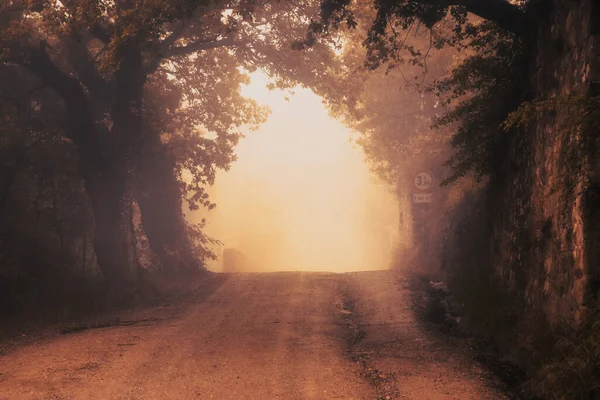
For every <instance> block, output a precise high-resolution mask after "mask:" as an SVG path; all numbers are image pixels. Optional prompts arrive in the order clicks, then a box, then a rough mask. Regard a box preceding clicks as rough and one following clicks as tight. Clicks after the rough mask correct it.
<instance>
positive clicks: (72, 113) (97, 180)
mask: <svg viewBox="0 0 600 400" xmlns="http://www.w3.org/2000/svg"><path fill="white" fill-rule="evenodd" d="M137 54H138V56H139V53H137ZM21 64H22V65H23V66H25V67H26V68H28V69H29V70H31V71H32V72H34V73H35V74H36V75H37V76H38V77H39V78H40V79H42V80H43V81H44V82H45V83H46V84H47V85H48V86H50V87H52V88H53V89H54V90H55V91H56V92H57V93H58V94H59V95H60V96H61V97H62V98H63V99H64V101H65V104H66V106H67V110H68V113H69V121H68V129H67V134H68V136H69V138H70V139H71V140H72V141H73V143H74V144H75V145H76V147H77V149H78V151H79V157H80V170H81V175H82V177H83V179H84V181H85V188H86V191H87V193H88V195H89V196H90V200H91V204H92V208H93V212H94V220H95V227H94V249H95V252H96V257H97V259H98V266H99V267H100V269H101V271H102V273H103V275H104V279H105V281H106V283H107V284H108V286H109V288H110V289H111V290H112V291H113V294H115V295H118V297H121V298H122V297H124V296H127V295H128V294H130V292H131V290H132V289H133V288H134V285H135V284H136V282H137V280H138V278H139V271H140V269H139V262H138V259H137V256H136V252H135V240H134V239H135V236H134V234H133V221H132V199H133V187H132V175H133V170H134V168H133V165H134V159H133V157H134V153H133V144H134V142H135V137H134V135H133V134H132V133H133V132H140V129H141V115H140V110H141V92H142V88H141V87H140V85H141V86H142V87H143V80H144V79H143V75H142V78H141V83H140V79H139V77H138V79H137V80H136V79H132V75H133V71H135V70H137V69H139V70H140V71H141V57H137V59H136V55H135V53H134V54H133V56H130V55H129V56H127V57H125V59H124V60H123V62H122V65H121V68H120V69H119V71H118V72H117V84H118V85H119V86H118V93H117V96H116V100H115V105H114V108H113V110H112V117H113V129H112V132H111V135H108V136H110V138H109V140H110V142H108V143H107V140H106V138H101V136H106V135H100V134H99V128H98V127H97V126H96V124H95V123H94V118H93V113H92V112H91V107H90V105H89V101H88V98H87V95H86V94H85V92H84V90H83V87H82V86H81V85H80V83H79V82H78V81H77V80H76V79H74V78H72V77H70V76H69V75H67V74H65V73H64V72H63V71H62V70H61V69H60V68H58V67H57V66H56V65H55V64H54V63H53V62H52V61H51V60H50V59H49V58H48V56H47V55H46V54H45V52H44V51H43V50H41V51H33V52H31V53H30V54H29V55H28V57H25V59H24V60H22V61H21ZM101 139H102V140H101Z"/></svg>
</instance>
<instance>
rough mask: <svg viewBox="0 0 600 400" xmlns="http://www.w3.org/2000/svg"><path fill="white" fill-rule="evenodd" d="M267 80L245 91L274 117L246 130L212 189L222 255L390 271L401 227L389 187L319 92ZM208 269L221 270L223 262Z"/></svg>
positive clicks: (266, 264)
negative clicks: (277, 86)
mask: <svg viewBox="0 0 600 400" xmlns="http://www.w3.org/2000/svg"><path fill="white" fill-rule="evenodd" d="M267 81H268V79H267V77H266V76H265V75H263V74H260V73H257V74H253V75H252V83H251V84H250V85H249V86H246V87H244V90H243V92H244V95H246V96H248V97H252V98H254V99H255V100H256V101H258V102H259V103H261V104H265V105H268V106H269V107H270V108H271V110H272V114H271V115H270V117H269V119H268V121H267V122H266V123H265V124H264V125H262V126H261V127H260V129H259V130H258V131H255V132H247V133H246V137H245V138H244V139H242V140H241V141H240V143H239V145H238V147H237V149H236V154H237V155H238V160H237V162H236V163H235V164H234V165H233V167H232V168H231V170H230V171H228V172H224V171H222V172H220V173H219V174H218V176H217V179H216V184H215V186H214V187H213V188H211V190H210V193H211V196H212V199H213V201H215V202H216V203H217V207H216V209H214V210H213V211H211V212H210V213H208V217H207V220H208V226H207V233H208V234H209V235H211V236H213V237H215V238H216V239H218V240H220V241H221V242H223V246H220V247H218V248H217V249H216V253H217V254H218V255H219V258H222V252H223V249H224V248H235V249H237V250H239V251H241V252H242V253H243V254H244V255H245V256H247V257H248V258H249V259H251V260H252V267H251V270H252V271H297V270H305V271H332V272H345V271H358V270H378V269H387V268H388V267H389V263H390V260H391V254H392V251H393V248H394V244H395V240H396V238H397V229H398V228H397V227H398V222H397V221H398V216H397V214H398V210H397V205H396V201H395V198H394V196H393V195H392V194H390V193H389V188H388V186H387V185H384V184H382V183H380V182H378V180H377V179H376V178H375V177H374V176H373V175H372V174H371V173H370V172H369V169H368V166H367V165H366V164H365V162H364V157H363V154H362V152H361V151H360V149H357V148H355V147H354V146H353V144H352V143H351V142H350V137H351V136H352V134H353V133H352V132H351V131H350V130H349V129H347V128H346V127H345V126H344V125H342V124H341V123H340V122H338V121H336V120H335V119H333V118H331V117H330V116H329V115H328V113H327V110H326V108H325V106H324V105H323V104H322V102H321V99H320V98H319V97H318V96H316V95H315V94H314V93H312V92H311V91H309V90H306V89H301V88H298V89H296V90H295V91H294V92H295V94H294V95H291V96H290V95H289V93H284V92H282V91H278V90H275V91H270V90H268V89H267V88H266V83H267ZM286 97H287V98H289V101H287V100H286ZM209 268H210V269H212V270H215V271H220V270H221V260H220V259H219V260H218V261H216V262H214V263H212V264H211V265H209Z"/></svg>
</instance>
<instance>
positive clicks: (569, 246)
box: [490, 0, 600, 324]
mask: <svg viewBox="0 0 600 400" xmlns="http://www.w3.org/2000/svg"><path fill="white" fill-rule="evenodd" d="M594 3H597V2H594V1H592V0H585V1H577V2H575V1H560V0H548V1H540V2H536V3H535V4H534V7H537V8H538V10H534V11H535V12H534V13H532V14H534V15H537V16H538V21H537V32H536V34H537V38H536V40H535V43H536V45H535V47H533V51H532V53H531V54H530V56H531V57H532V58H531V61H530V66H531V71H530V82H531V88H530V91H531V92H532V93H533V95H534V96H535V97H538V98H546V99H557V102H558V103H557V104H559V105H558V107H557V112H556V113H544V114H541V115H540V116H539V117H538V119H537V121H536V123H534V124H533V126H532V127H531V128H530V129H529V130H528V131H527V132H522V133H521V134H520V135H515V137H512V138H511V139H510V144H509V149H510V150H509V157H508V159H507V160H506V162H505V163H504V166H503V170H502V171H497V174H495V176H493V177H492V181H491V185H492V191H493V193H492V196H491V202H492V203H491V204H490V208H491V209H492V210H495V212H494V213H493V216H492V220H491V230H492V243H491V247H492V261H493V268H494V270H495V271H496V273H497V276H498V277H499V279H500V281H501V283H502V284H503V286H505V287H506V288H508V289H509V290H511V291H516V292H517V293H518V294H519V295H520V296H523V297H524V300H525V302H526V304H527V306H528V308H529V309H530V310H531V311H532V312H539V313H541V314H542V315H544V316H545V317H546V318H547V320H548V321H549V322H550V323H552V324H556V323H558V322H560V321H565V320H567V321H574V322H579V321H581V319H582V317H583V316H584V315H585V312H586V310H587V309H588V308H589V306H590V305H591V304H592V303H593V302H596V301H597V291H598V257H597V254H598V225H597V224H598V211H597V208H598V207H599V204H598V191H597V189H596V188H597V187H598V184H597V183H598V177H597V175H598V173H597V172H598V165H597V161H596V158H597V157H595V155H596V153H595V152H596V147H597V144H596V141H597V140H596V138H597V137H598V131H597V130H595V129H586V130H582V129H580V128H579V126H577V125H576V124H574V123H573V115H569V112H568V111H565V109H566V107H561V106H560V101H563V100H561V99H565V98H577V97H578V96H586V95H589V94H590V90H593V88H594V82H595V81H596V80H600V64H599V63H598V58H597V54H600V51H599V50H598V49H599V47H598V44H599V43H600V39H599V38H598V36H595V34H596V30H597V29H596V24H595V19H596V16H597V15H598V13H597V8H595V5H594Z"/></svg>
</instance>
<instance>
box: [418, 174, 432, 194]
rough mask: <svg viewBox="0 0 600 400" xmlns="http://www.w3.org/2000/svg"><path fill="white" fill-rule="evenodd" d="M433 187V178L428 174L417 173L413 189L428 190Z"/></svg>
mask: <svg viewBox="0 0 600 400" xmlns="http://www.w3.org/2000/svg"><path fill="white" fill-rule="evenodd" d="M432 186H433V176H431V174H430V173H429V172H424V171H423V172H419V173H418V174H417V175H416V176H415V187H416V188H417V189H419V190H428V189H431V187H432Z"/></svg>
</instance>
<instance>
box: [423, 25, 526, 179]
mask: <svg viewBox="0 0 600 400" xmlns="http://www.w3.org/2000/svg"><path fill="white" fill-rule="evenodd" d="M463 46H466V48H469V49H470V52H469V53H470V54H468V55H467V56H466V57H465V58H464V59H463V60H462V61H461V62H460V64H459V65H457V66H456V67H455V68H454V69H452V71H451V72H450V74H449V75H448V76H447V77H445V78H442V79H439V80H438V81H436V82H435V83H434V84H433V85H432V87H431V88H430V89H429V90H430V91H432V92H434V93H435V94H436V95H437V96H439V97H440V98H442V99H443V101H442V104H443V105H444V106H446V107H448V108H449V109H450V110H449V111H448V112H447V113H446V114H444V115H443V116H441V117H440V118H439V119H438V120H437V121H436V124H435V127H441V126H453V127H456V128H455V129H456V133H454V134H453V135H452V138H451V140H450V144H451V146H452V148H453V149H454V151H455V152H454V154H453V155H452V157H451V158H450V159H449V160H448V161H447V162H446V165H447V166H449V167H451V169H452V172H451V174H450V176H449V177H447V178H446V179H445V180H444V182H443V183H444V184H448V183H450V182H453V181H455V180H456V179H458V178H460V177H463V176H466V175H468V174H472V175H473V176H474V177H475V178H476V179H478V180H481V179H483V178H484V177H485V176H487V175H489V173H490V172H491V171H492V169H493V167H494V166H495V165H497V163H498V162H499V161H501V160H502V157H503V154H502V150H501V149H502V148H503V146H502V143H503V141H504V139H505V135H506V133H505V132H504V130H503V129H502V124H503V122H504V121H505V119H506V118H507V117H508V115H509V114H510V112H511V111H513V110H514V109H515V108H516V107H517V105H518V104H519V101H520V97H521V89H522V88H521V84H520V82H522V78H523V76H522V69H521V62H522V60H521V57H522V47H521V45H520V43H519V42H518V41H515V39H514V37H512V36H511V35H508V34H506V33H505V32H503V31H501V30H499V29H498V28H497V27H495V26H494V25H492V24H482V25H481V26H479V28H478V30H477V31H475V32H473V33H472V35H471V36H470V39H469V40H468V42H467V43H465V44H463ZM499 158H500V159H499Z"/></svg>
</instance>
